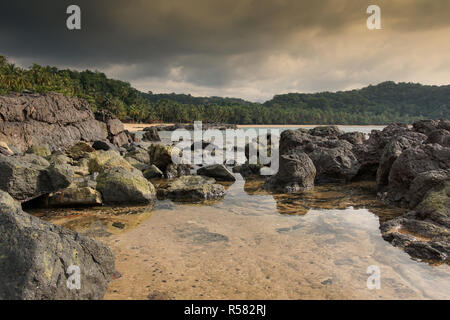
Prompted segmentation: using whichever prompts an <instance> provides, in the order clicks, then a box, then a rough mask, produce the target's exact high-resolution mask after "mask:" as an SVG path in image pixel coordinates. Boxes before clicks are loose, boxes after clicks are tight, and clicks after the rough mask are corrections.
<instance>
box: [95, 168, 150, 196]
mask: <svg viewBox="0 0 450 320" xmlns="http://www.w3.org/2000/svg"><path fill="white" fill-rule="evenodd" d="M97 190H98V191H100V193H101V194H102V197H103V201H104V202H105V203H106V204H149V203H152V202H154V200H155V196H156V191H155V188H154V187H153V185H152V184H151V183H150V182H149V181H148V180H147V179H145V178H144V176H143V175H142V172H140V171H139V170H136V169H134V170H131V171H130V170H126V169H124V168H119V167H117V168H112V169H106V170H104V171H103V172H102V173H100V174H99V175H98V177H97Z"/></svg>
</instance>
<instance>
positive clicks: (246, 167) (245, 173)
mask: <svg viewBox="0 0 450 320" xmlns="http://www.w3.org/2000/svg"><path fill="white" fill-rule="evenodd" d="M262 167H263V165H262V164H257V163H254V164H252V163H244V164H241V165H238V166H236V167H234V168H233V172H235V173H240V174H241V175H242V177H244V178H247V177H250V176H253V175H259V174H260V171H261V168H262Z"/></svg>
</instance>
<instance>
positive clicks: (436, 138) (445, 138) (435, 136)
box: [425, 129, 450, 147]
mask: <svg viewBox="0 0 450 320" xmlns="http://www.w3.org/2000/svg"><path fill="white" fill-rule="evenodd" d="M425 143H431V144H432V143H437V144H440V145H441V146H443V147H450V131H448V130H445V129H437V130H434V131H431V132H430V134H429V135H428V139H427V141H425Z"/></svg>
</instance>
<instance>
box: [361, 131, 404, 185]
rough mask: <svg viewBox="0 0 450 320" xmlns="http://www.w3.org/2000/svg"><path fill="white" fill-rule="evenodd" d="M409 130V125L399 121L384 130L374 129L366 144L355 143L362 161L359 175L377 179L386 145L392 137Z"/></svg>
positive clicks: (364, 177)
mask: <svg viewBox="0 0 450 320" xmlns="http://www.w3.org/2000/svg"><path fill="white" fill-rule="evenodd" d="M408 132H409V129H408V126H407V125H405V124H399V123H394V124H390V125H388V126H387V127H386V128H384V129H383V130H382V131H379V130H372V132H371V133H370V135H369V139H367V140H366V141H365V142H364V144H361V145H355V146H354V148H353V152H354V154H355V155H356V156H357V158H358V160H359V162H360V168H359V172H358V176H359V177H361V178H363V179H368V178H369V179H371V178H372V179H375V178H376V175H377V171H378V167H379V165H380V159H381V156H382V155H383V152H384V148H385V147H386V145H387V144H388V143H389V141H391V139H392V138H394V137H396V136H398V135H400V134H402V133H408Z"/></svg>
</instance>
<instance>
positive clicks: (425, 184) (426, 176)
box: [409, 169, 450, 209]
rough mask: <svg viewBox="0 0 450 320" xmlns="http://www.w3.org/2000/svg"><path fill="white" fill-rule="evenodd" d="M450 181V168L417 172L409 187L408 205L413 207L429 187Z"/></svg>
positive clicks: (436, 186)
mask: <svg viewBox="0 0 450 320" xmlns="http://www.w3.org/2000/svg"><path fill="white" fill-rule="evenodd" d="M447 181H450V169H448V170H432V171H426V172H422V173H419V174H418V175H417V176H416V177H415V178H414V180H413V181H412V182H411V186H410V187H409V207H410V208H411V209H413V208H415V207H416V206H417V205H418V204H419V203H420V202H421V201H422V200H423V197H424V196H425V195H426V194H427V193H428V191H430V190H431V189H436V188H440V187H443V186H444V184H445V183H446V182H447Z"/></svg>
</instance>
